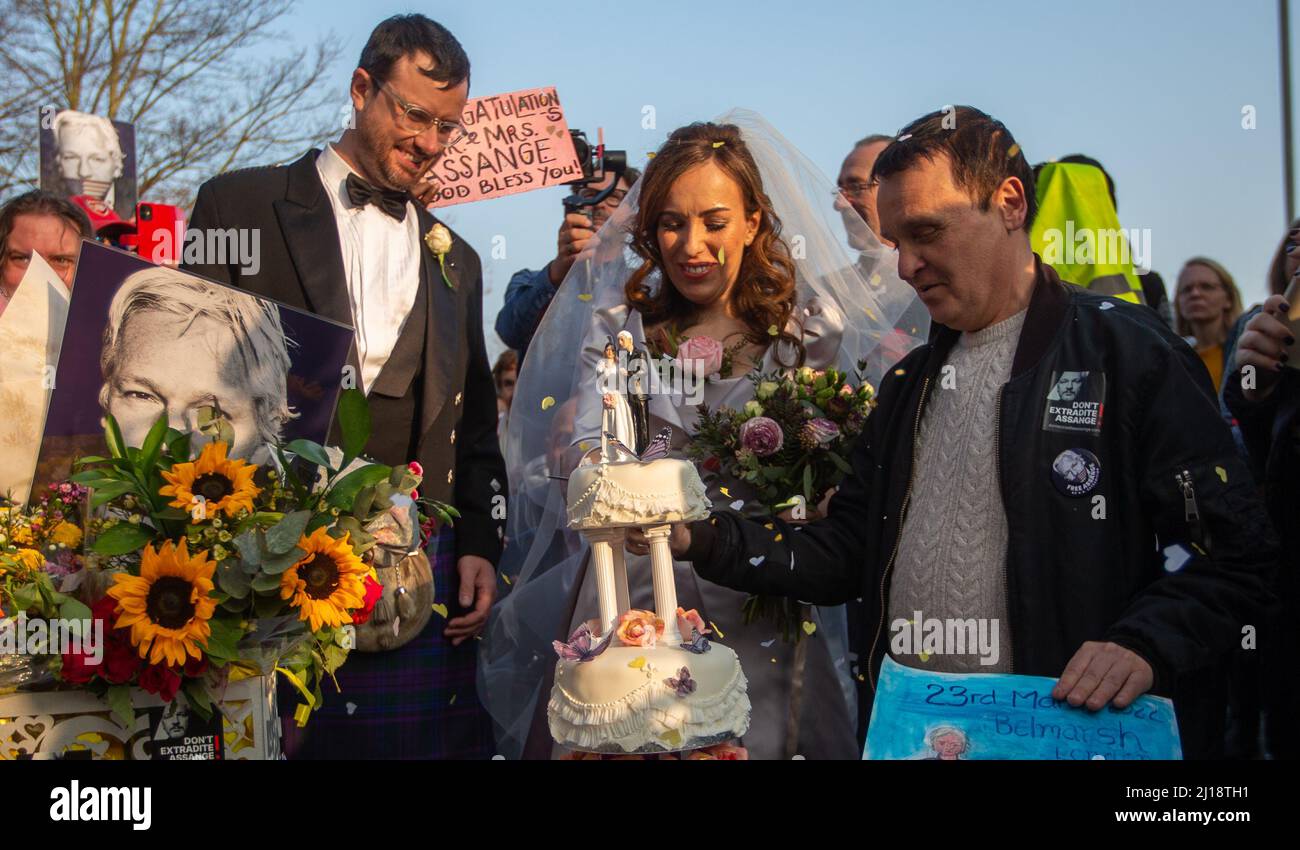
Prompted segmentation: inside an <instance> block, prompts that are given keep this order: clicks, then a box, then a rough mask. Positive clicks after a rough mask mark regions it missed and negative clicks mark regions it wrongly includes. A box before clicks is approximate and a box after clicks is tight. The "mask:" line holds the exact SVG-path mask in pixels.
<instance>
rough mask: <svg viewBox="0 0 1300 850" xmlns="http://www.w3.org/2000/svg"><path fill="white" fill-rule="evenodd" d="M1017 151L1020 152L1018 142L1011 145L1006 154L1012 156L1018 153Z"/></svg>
mask: <svg viewBox="0 0 1300 850" xmlns="http://www.w3.org/2000/svg"><path fill="white" fill-rule="evenodd" d="M1018 153H1020V145H1019V144H1015V145H1012V146H1011V147H1010V148H1008V149H1007V156H1009V157H1012V158H1014V157H1015V155H1016V154H1018Z"/></svg>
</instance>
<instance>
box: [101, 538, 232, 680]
mask: <svg viewBox="0 0 1300 850" xmlns="http://www.w3.org/2000/svg"><path fill="white" fill-rule="evenodd" d="M216 567H217V565H216V562H215V561H209V560H208V553H207V552H198V553H196V554H195V555H193V556H191V555H190V554H189V552H187V551H186V548H185V541H184V540H182V541H181V542H180V545H176V544H173V543H172V541H170V540H168V541H167V542H166V543H164V544H163V545H162V547H161V548H160V549H158V550H157V551H154V548H153V545H152V544H149V545H147V546H145V547H144V553H143V554H142V555H141V558H140V575H138V576H133V575H128V574H126V573H118V574H117V575H115V576H113V581H114V585H113V586H112V587H111V588H109V589H108V595H109V596H111V597H113V598H114V599H116V600H117V602H118V608H120V609H121V612H122V613H121V614H120V615H118V618H117V622H116V623H115V624H114V628H119V629H120V628H125V627H127V626H130V627H131V645H132V646H134V647H136V648H137V649H138V650H139V652H140V657H141V658H146V657H147V658H148V661H149V663H150V664H161V663H163V662H166V663H167V664H174V665H176V666H178V667H179V666H183V665H184V664H185V657H186V656H187V655H188V656H190V657H193V658H196V659H197V658H202V657H203V653H202V651H201V649H200V647H201V646H206V645H207V642H208V636H209V635H211V634H212V629H211V627H210V626H209V625H208V620H210V619H212V613H213V611H215V610H216V607H217V602H216V600H215V599H212V598H211V597H210V596H208V594H209V593H211V592H212V588H213V585H212V573H213V572H214V571H215V570H216Z"/></svg>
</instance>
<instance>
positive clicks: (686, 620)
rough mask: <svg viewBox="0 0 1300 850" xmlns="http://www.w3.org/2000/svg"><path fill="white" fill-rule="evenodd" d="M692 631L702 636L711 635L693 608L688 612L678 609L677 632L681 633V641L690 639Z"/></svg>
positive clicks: (702, 619)
mask: <svg viewBox="0 0 1300 850" xmlns="http://www.w3.org/2000/svg"><path fill="white" fill-rule="evenodd" d="M692 629H693V630H695V631H696V632H698V633H700V634H702V635H707V634H712V632H710V631H709V629H708V627H707V626H705V625H704V618H703V617H701V616H700V614H699V612H698V611H696V610H695V609H694V608H692V609H691V610H689V611H684V610H682V609H681V608H678V609H677V630H678V631H680V632H681V633H682V640H690V639H691V637H692V631H691V630H692Z"/></svg>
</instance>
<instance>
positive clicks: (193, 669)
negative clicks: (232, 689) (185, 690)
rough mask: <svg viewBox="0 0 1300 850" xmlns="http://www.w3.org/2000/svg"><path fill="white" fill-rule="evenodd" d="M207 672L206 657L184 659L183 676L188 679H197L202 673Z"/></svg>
mask: <svg viewBox="0 0 1300 850" xmlns="http://www.w3.org/2000/svg"><path fill="white" fill-rule="evenodd" d="M206 672H208V657H207V656H206V655H205V656H203V657H202V658H194V657H188V656H187V657H186V659H185V676H186V678H189V679H197V678H198V677H200V676H202V675H203V674H204V673H206Z"/></svg>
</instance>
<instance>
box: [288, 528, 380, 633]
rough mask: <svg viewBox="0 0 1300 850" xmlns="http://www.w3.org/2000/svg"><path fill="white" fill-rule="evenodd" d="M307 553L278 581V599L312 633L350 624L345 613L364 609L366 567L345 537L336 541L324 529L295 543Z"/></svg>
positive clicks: (350, 620) (319, 529)
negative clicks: (327, 627) (294, 609)
mask: <svg viewBox="0 0 1300 850" xmlns="http://www.w3.org/2000/svg"><path fill="white" fill-rule="evenodd" d="M298 548H300V549H302V550H303V551H304V552H306V554H305V555H303V556H302V557H301V558H299V559H298V562H297V563H296V564H294V565H293V566H292V567H290V568H289V569H287V570H285V571H284V575H282V576H281V577H280V598H281V599H287V600H289V604H290V605H292V606H293V607H295V608H297V609H298V619H300V620H308V621H310V623H311V630H312V631H313V632H315V631H319V630H320V628H321V626H342V625H345V624H347V623H350V622H352V615H350V614H349V613H348V609H351V608H361V607H363V606H364V605H365V598H366V587H365V578H366V575H367V574H368V573H369V570H368V569H367V568H366V565H365V564H363V563H362V562H361V559H360V558H358V557H357V556H356V555H355V554H354V553H353V552H352V546H351V545H350V544H349V543H348V535H346V534H345V535H343V537H342V538H338V539H335V538H333V537H330V536H329V534H328V533H327V532H326V531H325V529H323V528H318V529H316V530H315V531H313V532H312V533H311V535H310V536H308V537H303V538H301V539H300V540H299V541H298Z"/></svg>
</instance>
